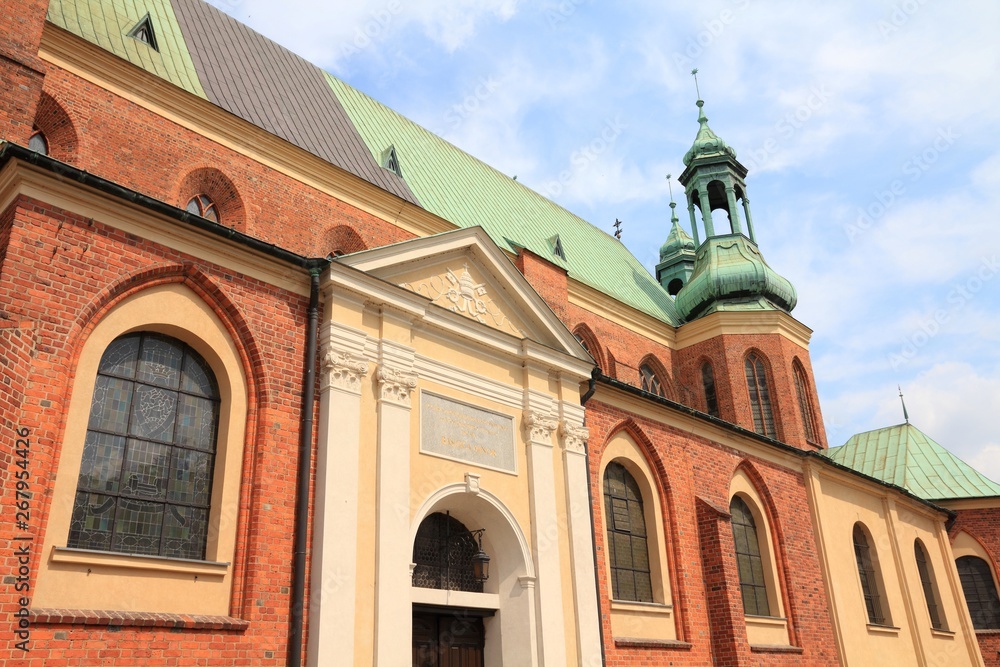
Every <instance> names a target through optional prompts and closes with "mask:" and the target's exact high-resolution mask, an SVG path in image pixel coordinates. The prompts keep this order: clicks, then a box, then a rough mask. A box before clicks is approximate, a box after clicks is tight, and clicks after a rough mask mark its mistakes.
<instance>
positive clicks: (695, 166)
mask: <svg viewBox="0 0 1000 667" xmlns="http://www.w3.org/2000/svg"><path fill="white" fill-rule="evenodd" d="M697 106H698V134H697V135H696V136H695V140H694V144H693V145H692V146H691V149H690V150H689V151H688V152H687V153H686V154H685V155H684V166H685V169H684V172H683V173H682V174H681V175H680V179H679V180H680V182H681V184H682V185H683V186H684V195H685V199H686V200H687V204H688V215H689V216H690V219H691V231H692V233H693V236H694V239H693V241H694V245H695V246H696V248H697V250H696V251H695V257H694V266H693V270H692V272H691V274H690V278H689V279H688V280H687V281H686V282H685V284H684V285H683V286H682V287H681V289H680V290H679V291H678V292H676V300H675V305H676V306H677V310H678V312H679V313H680V315H681V316H682V317H684V319H686V320H688V321H690V320H693V319H696V318H698V317H701V316H704V315H708V314H710V313H714V312H717V311H723V310H725V311H733V310H740V311H753V310H782V311H785V312H790V311H791V310H792V309H793V308H794V307H795V302H796V299H797V296H796V294H795V288H794V287H792V284H791V283H790V282H788V280H786V279H785V278H782V277H781V276H780V275H778V274H777V273H775V272H774V270H773V269H771V267H769V266H768V265H767V263H766V262H765V261H764V257H763V255H761V253H760V250H759V249H758V248H757V240H756V237H755V235H754V229H753V219H752V217H751V216H750V199H749V198H748V197H747V194H746V182H745V180H744V179H745V178H746V175H747V169H746V167H744V166H743V165H742V164H740V163H739V161H737V159H736V151H735V150H734V149H733V148H732V147H731V146H729V145H728V144H727V143H726V142H725V141H723V140H722V138H721V137H719V135H717V134H716V133H715V132H713V131H712V128H710V127H709V126H708V117H707V116H706V115H705V108H704V107H705V102H704V101H702V100H698V102H697ZM696 211H697V213H696ZM699 223H700V225H699ZM675 225H676V222H675ZM699 226H700V229H699ZM671 234H673V230H671ZM702 234H703V235H704V236H703V237H702ZM701 238H704V242H702V241H701V240H700V239H701ZM668 243H669V238H668ZM664 249H666V245H664ZM662 263H663V255H662V250H661V264H662ZM660 275H661V274H660V267H659V266H657V277H660ZM660 284H661V285H664V286H665V287H667V285H668V284H669V283H668V284H667V285H665V284H664V282H663V280H662V279H661V280H660ZM675 285H676V283H675ZM668 291H670V290H669V288H668Z"/></svg>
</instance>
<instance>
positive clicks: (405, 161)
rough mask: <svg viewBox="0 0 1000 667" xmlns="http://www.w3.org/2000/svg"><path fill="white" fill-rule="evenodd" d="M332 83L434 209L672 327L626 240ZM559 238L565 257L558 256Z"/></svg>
mask: <svg viewBox="0 0 1000 667" xmlns="http://www.w3.org/2000/svg"><path fill="white" fill-rule="evenodd" d="M327 78H328V80H329V82H330V86H331V87H332V88H333V90H334V91H335V92H336V94H337V97H338V99H339V100H340V102H341V104H343V106H344V108H345V109H346V110H347V113H348V115H349V116H350V117H351V120H353V122H354V124H355V126H356V127H357V130H358V132H359V133H360V134H361V136H362V137H363V138H364V140H365V143H367V144H368V149H369V150H370V151H371V153H372V155H373V156H375V158H376V159H379V158H380V156H381V155H382V154H383V152H384V151H385V150H386V149H388V148H389V147H390V146H393V147H395V150H396V154H397V156H398V158H399V164H400V170H401V172H402V175H403V178H404V179H405V180H406V182H407V184H408V185H409V186H410V189H412V190H413V192H414V194H415V195H416V196H417V199H418V200H419V202H420V205H421V206H423V207H424V208H426V209H427V210H428V211H430V212H432V213H434V214H436V215H438V216H440V217H442V218H444V219H445V220H448V221H450V222H452V223H454V224H455V225H457V226H459V227H472V226H475V225H480V226H482V227H483V229H485V230H486V232H487V233H488V234H489V235H490V237H491V238H492V239H493V240H494V241H495V242H496V243H497V244H498V245H499V246H500V247H506V248H508V249H510V250H516V248H517V247H518V246H521V247H524V248H527V249H528V250H530V251H532V252H534V253H536V254H537V255H540V256H541V257H544V258H545V259H547V260H549V261H551V262H553V263H555V264H557V265H559V266H561V267H563V268H565V269H566V270H567V271H568V272H569V275H570V276H571V277H572V278H574V279H576V280H578V281H580V282H582V283H585V284H587V285H589V286H591V287H593V288H594V289H596V290H598V291H600V292H603V293H604V294H607V295H609V296H611V297H613V298H615V299H617V300H619V301H621V302H623V303H625V304H627V305H629V306H632V307H633V308H635V309H637V310H639V311H642V312H644V313H646V314H648V315H651V316H653V317H655V318H657V319H659V320H661V321H663V322H667V323H669V324H676V323H678V318H677V316H676V311H675V310H674V305H673V302H672V301H671V299H670V297H669V296H667V293H666V292H665V291H664V290H663V289H662V288H661V287H660V285H659V284H658V283H657V282H656V280H654V278H653V276H651V275H650V274H649V272H648V271H646V269H645V268H643V266H642V264H641V263H640V262H639V260H637V259H636V258H635V257H634V256H633V255H632V254H631V253H630V252H629V251H628V250H627V249H626V248H625V246H624V245H622V244H621V242H620V241H618V240H617V239H615V238H613V237H612V236H611V235H609V234H606V233H604V232H602V231H601V230H599V229H597V228H596V227H594V226H593V225H591V224H590V223H588V222H586V221H585V220H583V219H581V218H579V217H577V216H575V215H573V214H572V213H570V212H569V211H567V210H565V209H563V208H561V207H559V206H558V205H556V204H555V203H553V202H551V201H549V200H548V199H546V198H545V197H542V196H541V195H539V194H538V193H536V192H534V191H533V190H531V189H529V188H526V187H525V186H523V185H521V184H520V183H518V182H517V181H515V180H514V179H512V178H511V177H510V176H507V175H505V174H502V173H500V172H498V171H497V170H495V169H493V168H492V167H490V166H489V165H487V164H485V163H483V162H480V161H479V160H477V159H476V158H474V157H472V156H471V155H469V154H467V153H465V152H463V151H461V150H459V149H458V148H456V147H455V146H453V145H452V144H450V143H448V142H447V141H445V140H444V139H442V138H441V137H438V136H436V135H435V134H433V133H431V132H429V131H428V130H425V129H424V128H422V127H420V126H419V125H417V124H416V123H413V122H412V121H410V120H407V119H406V118H404V117H403V116H400V115H399V114H397V113H396V112H394V111H392V110H391V109H389V108H388V107H386V106H384V105H382V104H380V103H379V102H377V101H375V100H373V99H372V98H370V97H368V96H367V95H365V94H363V93H361V92H360V91H358V90H356V89H354V88H352V87H351V86H349V85H347V84H346V83H344V82H342V81H340V80H339V79H337V78H335V77H333V76H329V75H328V77H327ZM556 237H558V240H559V244H560V245H561V247H562V249H563V251H564V254H565V259H563V258H562V257H559V256H558V255H557V254H555V252H554V251H555V248H554V246H555V243H554V240H553V239H555V238H556Z"/></svg>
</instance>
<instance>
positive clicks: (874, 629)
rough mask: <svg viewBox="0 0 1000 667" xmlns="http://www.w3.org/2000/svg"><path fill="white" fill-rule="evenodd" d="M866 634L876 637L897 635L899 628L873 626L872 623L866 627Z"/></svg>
mask: <svg viewBox="0 0 1000 667" xmlns="http://www.w3.org/2000/svg"><path fill="white" fill-rule="evenodd" d="M867 627H868V632H870V633H872V634H876V635H893V636H898V635H899V628H897V627H896V626H894V625H875V624H874V623H869V624H868V625H867Z"/></svg>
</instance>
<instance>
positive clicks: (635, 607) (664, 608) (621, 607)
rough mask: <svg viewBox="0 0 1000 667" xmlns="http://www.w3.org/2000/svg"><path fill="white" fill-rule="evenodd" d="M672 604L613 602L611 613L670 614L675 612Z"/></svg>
mask: <svg viewBox="0 0 1000 667" xmlns="http://www.w3.org/2000/svg"><path fill="white" fill-rule="evenodd" d="M673 609H674V606H673V605H672V604H662V603H660V602H630V601H628V600H612V601H611V611H632V612H643V613H649V614H668V615H669V614H670V612H671V611H673Z"/></svg>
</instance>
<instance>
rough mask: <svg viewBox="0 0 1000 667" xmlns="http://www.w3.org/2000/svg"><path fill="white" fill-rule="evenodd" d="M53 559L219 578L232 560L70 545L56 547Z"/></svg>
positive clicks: (91, 565)
mask: <svg viewBox="0 0 1000 667" xmlns="http://www.w3.org/2000/svg"><path fill="white" fill-rule="evenodd" d="M49 560H50V561H51V562H53V563H67V564H72V565H83V566H87V567H95V566H96V567H109V568H125V569H130V570H153V571H157V572H172V573H176V574H186V575H195V576H204V577H217V578H219V579H221V578H223V577H225V576H226V573H227V572H228V571H229V563H217V562H214V561H202V560H188V559H185V558H164V557H162V556H143V555H139V554H122V553H114V552H110V551H89V550H87V549H72V548H69V547H52V555H51V556H50V558H49Z"/></svg>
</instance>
